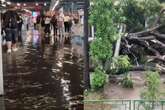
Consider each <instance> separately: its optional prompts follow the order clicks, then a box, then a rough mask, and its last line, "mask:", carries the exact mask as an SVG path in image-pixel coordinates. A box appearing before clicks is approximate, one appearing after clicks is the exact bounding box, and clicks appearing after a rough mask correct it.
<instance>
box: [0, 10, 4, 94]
mask: <svg viewBox="0 0 165 110" xmlns="http://www.w3.org/2000/svg"><path fill="white" fill-rule="evenodd" d="M1 20H2V19H1V11H0V95H3V94H4V88H3V67H2V64H3V63H2V36H1V29H2V28H1V27H2V24H1V23H2V21H1Z"/></svg>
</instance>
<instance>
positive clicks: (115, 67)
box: [110, 55, 132, 74]
mask: <svg viewBox="0 0 165 110" xmlns="http://www.w3.org/2000/svg"><path fill="white" fill-rule="evenodd" d="M131 67H132V66H131V63H130V59H129V57H128V56H127V55H121V56H119V57H116V58H113V59H112V63H111V67H110V73H111V74H122V73H127V72H128V71H129V70H130V69H131Z"/></svg>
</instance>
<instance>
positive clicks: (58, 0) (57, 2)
mask: <svg viewBox="0 0 165 110" xmlns="http://www.w3.org/2000/svg"><path fill="white" fill-rule="evenodd" d="M59 2H60V0H57V1H56V3H55V4H54V6H53V8H52V10H54V9H55V8H56V6H57V5H58V4H59Z"/></svg>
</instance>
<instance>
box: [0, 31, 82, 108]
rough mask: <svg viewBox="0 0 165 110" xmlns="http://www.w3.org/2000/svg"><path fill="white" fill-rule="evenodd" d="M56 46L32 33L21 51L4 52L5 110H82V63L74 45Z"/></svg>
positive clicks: (27, 37)
mask: <svg viewBox="0 0 165 110" xmlns="http://www.w3.org/2000/svg"><path fill="white" fill-rule="evenodd" d="M57 44H58V43H57ZM57 44H55V45H54V46H51V45H49V44H46V43H44V42H42V41H41V36H39V34H36V33H35V32H32V34H28V33H27V34H26V37H25V42H24V46H21V47H19V51H17V52H15V53H11V54H10V55H8V54H6V53H5V52H4V53H3V65H4V85H5V96H4V102H3V103H4V108H3V110H83V106H82V105H80V104H79V102H80V101H81V100H83V86H82V76H83V65H82V64H83V60H82V58H81V57H77V56H75V55H74V53H73V52H72V46H71V45H69V44H65V45H57ZM1 104H2V103H1ZM1 109H2V108H0V110H1Z"/></svg>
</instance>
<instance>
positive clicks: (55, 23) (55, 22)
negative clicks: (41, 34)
mask: <svg viewBox="0 0 165 110" xmlns="http://www.w3.org/2000/svg"><path fill="white" fill-rule="evenodd" d="M51 24H52V26H53V32H54V36H57V17H56V15H53V17H52V19H51Z"/></svg>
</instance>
